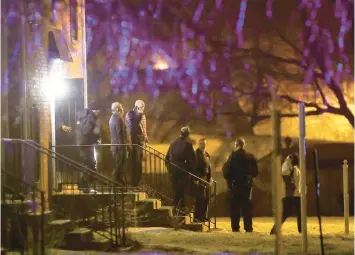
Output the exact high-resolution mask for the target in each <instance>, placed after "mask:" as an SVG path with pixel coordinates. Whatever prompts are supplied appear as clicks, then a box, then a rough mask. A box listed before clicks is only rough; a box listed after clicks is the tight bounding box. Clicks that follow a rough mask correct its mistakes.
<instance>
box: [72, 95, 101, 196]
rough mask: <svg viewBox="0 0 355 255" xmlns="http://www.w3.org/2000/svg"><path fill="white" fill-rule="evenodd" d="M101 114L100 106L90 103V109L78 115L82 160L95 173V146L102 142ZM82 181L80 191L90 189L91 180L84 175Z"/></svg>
mask: <svg viewBox="0 0 355 255" xmlns="http://www.w3.org/2000/svg"><path fill="white" fill-rule="evenodd" d="M99 113H100V110H99V106H98V104H97V103H96V102H90V103H89V104H88V108H86V109H84V111H83V112H80V113H79V114H78V121H77V132H78V136H77V144H78V145H79V151H80V158H81V160H82V163H83V164H84V165H85V166H86V167H88V168H90V169H91V170H94V171H96V159H95V145H97V144H99V143H100V141H101V139H100V132H101V122H100V119H99V118H98V115H99ZM80 179H81V180H80V183H79V189H88V188H89V184H90V182H91V180H90V178H88V177H86V176H84V175H82V176H81V178H80Z"/></svg>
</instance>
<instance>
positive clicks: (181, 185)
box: [171, 176, 186, 213]
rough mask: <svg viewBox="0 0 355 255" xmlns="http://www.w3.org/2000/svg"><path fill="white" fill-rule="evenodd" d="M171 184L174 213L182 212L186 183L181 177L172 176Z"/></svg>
mask: <svg viewBox="0 0 355 255" xmlns="http://www.w3.org/2000/svg"><path fill="white" fill-rule="evenodd" d="M171 182H172V186H173V190H174V199H173V206H174V211H175V213H176V212H177V210H182V211H183V210H184V208H185V186H186V181H185V178H184V177H182V176H172V179H171Z"/></svg>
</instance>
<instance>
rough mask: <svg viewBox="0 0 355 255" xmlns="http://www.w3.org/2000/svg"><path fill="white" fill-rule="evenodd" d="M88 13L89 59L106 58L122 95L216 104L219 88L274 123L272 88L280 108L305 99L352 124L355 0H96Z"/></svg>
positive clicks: (106, 70)
mask: <svg viewBox="0 0 355 255" xmlns="http://www.w3.org/2000/svg"><path fill="white" fill-rule="evenodd" d="M87 7H88V8H87V15H88V17H87V21H88V31H89V32H88V41H89V45H90V47H89V60H92V59H95V58H96V59H97V58H98V57H99V58H101V59H102V63H101V64H99V67H98V68H97V69H99V70H100V72H101V73H102V74H103V76H106V75H109V77H110V83H111V85H112V86H113V88H114V91H116V92H117V93H118V92H127V93H128V92H129V91H136V90H137V89H143V90H145V91H148V92H151V93H153V94H154V95H158V94H159V93H161V91H163V90H164V89H166V88H169V89H171V88H178V89H179V90H180V94H181V96H182V97H183V98H185V99H186V100H187V101H188V102H189V103H191V104H193V105H196V104H202V105H203V104H204V105H207V106H208V105H210V103H211V98H210V97H211V92H212V91H216V90H217V91H221V92H224V93H226V94H230V95H231V96H234V97H236V98H237V99H238V100H237V102H238V103H239V104H241V105H242V108H243V109H244V110H245V114H246V115H247V116H250V117H251V119H252V122H254V123H257V122H258V121H260V120H262V119H265V118H268V117H269V110H268V104H269V100H270V89H271V88H272V89H274V90H276V92H278V94H279V97H280V99H281V102H282V103H285V102H287V103H298V102H300V101H305V103H306V107H307V109H308V111H307V114H308V115H317V114H322V113H324V112H328V113H333V114H338V115H343V116H344V117H346V118H347V119H348V120H349V123H350V124H351V125H352V126H354V116H353V113H352V112H351V111H350V109H349V107H348V105H347V100H348V99H347V98H346V97H345V95H344V93H343V89H344V88H343V87H344V86H345V85H344V84H346V83H348V82H349V81H350V80H352V77H353V76H352V66H351V63H352V53H353V33H351V32H350V31H353V3H352V1H346V0H343V1H317V0H314V1H283V0H277V1H270V0H267V1H255V0H239V1H221V0H215V1H202V0H201V1H198V0H185V1H162V0H155V1H134V0H130V1H115V0H111V1H94V0H88V1H87ZM103 46H104V47H103ZM96 62H97V61H96ZM167 67H169V69H168V71H166V72H163V73H164V75H162V74H161V72H154V71H153V70H155V69H165V68H167ZM159 73H160V75H162V76H161V77H158V76H157V75H158V74H159ZM95 76H97V75H96V74H95ZM98 77H99V76H97V77H96V80H100V79H99V78H98ZM142 77H144V79H143V81H142V80H140V79H142ZM167 81H168V82H167ZM142 84H144V86H142ZM290 92H291V93H290ZM293 92H296V95H297V96H295V95H293V94H295V93H293ZM305 95H307V96H305ZM310 98H311V99H310ZM350 100H351V98H350ZM217 113H218V110H217ZM219 114H233V111H230V112H220V113H219ZM284 116H286V117H293V116H296V115H295V113H294V112H292V110H290V111H285V112H284Z"/></svg>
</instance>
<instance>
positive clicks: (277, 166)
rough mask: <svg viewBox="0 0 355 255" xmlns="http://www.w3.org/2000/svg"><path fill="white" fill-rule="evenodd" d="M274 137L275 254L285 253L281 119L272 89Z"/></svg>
mask: <svg viewBox="0 0 355 255" xmlns="http://www.w3.org/2000/svg"><path fill="white" fill-rule="evenodd" d="M272 139H273V153H272V191H273V192H272V202H273V211H274V221H275V230H276V238H275V254H277V255H283V254H284V252H283V245H282V233H281V216H282V206H281V205H282V204H281V192H282V190H281V189H282V184H281V182H282V180H281V120H280V110H279V109H278V100H277V99H276V95H275V92H274V91H272Z"/></svg>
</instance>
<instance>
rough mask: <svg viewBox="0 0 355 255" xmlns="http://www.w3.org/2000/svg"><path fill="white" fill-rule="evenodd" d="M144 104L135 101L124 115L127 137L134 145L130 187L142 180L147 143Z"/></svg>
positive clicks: (140, 101)
mask: <svg viewBox="0 0 355 255" xmlns="http://www.w3.org/2000/svg"><path fill="white" fill-rule="evenodd" d="M144 109H145V103H144V102H143V101H142V100H140V99H139V100H137V101H136V102H135V104H134V108H133V109H132V110H131V111H129V112H128V113H127V114H126V124H127V131H128V136H129V138H130V140H131V142H132V144H134V145H136V146H133V148H132V160H133V162H132V166H133V169H132V170H133V174H132V183H131V184H132V186H138V184H139V183H140V181H141V178H142V159H143V151H142V148H141V147H143V146H146V145H147V143H148V135H147V117H146V116H145V114H144Z"/></svg>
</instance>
